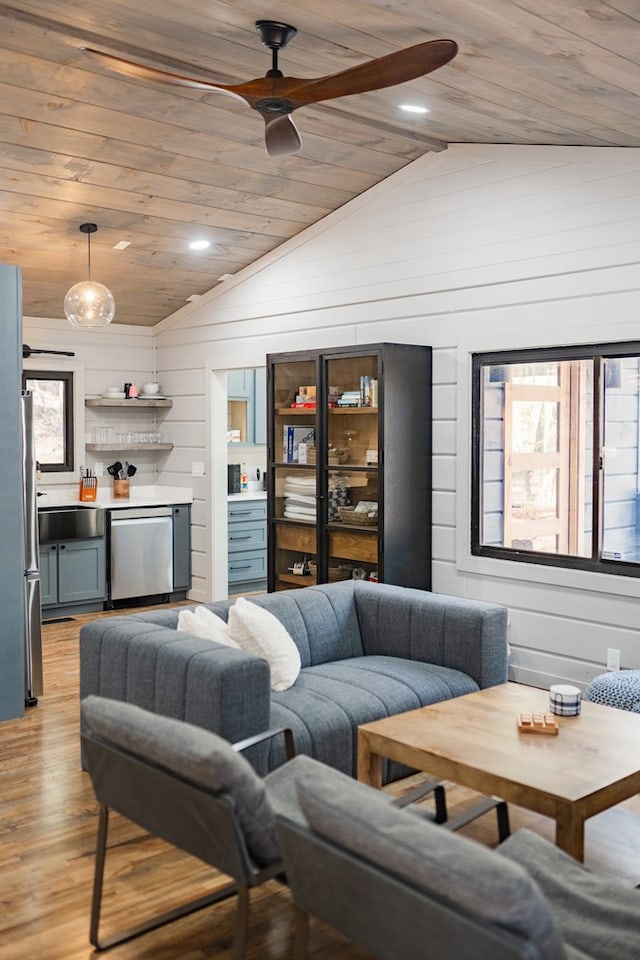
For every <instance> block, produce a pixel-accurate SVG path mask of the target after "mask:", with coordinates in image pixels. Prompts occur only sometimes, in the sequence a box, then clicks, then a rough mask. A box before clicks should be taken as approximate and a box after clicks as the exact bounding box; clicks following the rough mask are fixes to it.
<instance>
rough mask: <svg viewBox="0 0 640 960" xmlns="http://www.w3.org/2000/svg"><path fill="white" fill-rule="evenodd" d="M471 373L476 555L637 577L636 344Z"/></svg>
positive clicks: (549, 353)
mask: <svg viewBox="0 0 640 960" xmlns="http://www.w3.org/2000/svg"><path fill="white" fill-rule="evenodd" d="M472 369H473V373H472V379H473V410H472V417H473V441H472V446H473V449H472V510H471V551H472V553H473V554H474V555H476V556H490V557H499V558H502V559H513V560H518V561H524V562H529V563H539V564H540V563H541V564H547V565H555V566H563V567H571V568H577V569H588V570H599V571H601V572H606V573H619V574H624V575H626V576H640V342H633V343H623V344H620V343H616V344H597V345H593V344H591V345H581V346H573V347H553V348H545V349H536V350H518V351H501V352H494V353H478V354H474V356H473V363H472Z"/></svg>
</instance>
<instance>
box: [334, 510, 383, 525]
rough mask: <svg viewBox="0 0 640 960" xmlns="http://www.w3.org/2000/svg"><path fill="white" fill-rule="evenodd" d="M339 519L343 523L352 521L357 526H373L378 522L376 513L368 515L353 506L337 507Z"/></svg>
mask: <svg viewBox="0 0 640 960" xmlns="http://www.w3.org/2000/svg"><path fill="white" fill-rule="evenodd" d="M338 513H339V514H340V519H341V520H342V521H343V522H344V523H352V524H354V526H358V527H375V526H376V524H377V523H378V517H377V515H376V516H375V517H370V516H369V515H368V514H366V513H364V512H363V511H358V510H356V508H355V507H338Z"/></svg>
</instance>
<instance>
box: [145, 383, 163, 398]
mask: <svg viewBox="0 0 640 960" xmlns="http://www.w3.org/2000/svg"><path fill="white" fill-rule="evenodd" d="M142 393H144V395H145V396H146V397H152V396H153V395H154V394H155V393H160V384H159V383H156V381H155V380H153V381H150V382H149V383H143V384H142Z"/></svg>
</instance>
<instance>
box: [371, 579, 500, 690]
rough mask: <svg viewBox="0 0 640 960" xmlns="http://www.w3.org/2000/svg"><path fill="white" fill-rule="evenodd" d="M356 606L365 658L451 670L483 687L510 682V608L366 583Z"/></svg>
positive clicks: (422, 591) (405, 588)
mask: <svg viewBox="0 0 640 960" xmlns="http://www.w3.org/2000/svg"><path fill="white" fill-rule="evenodd" d="M355 602H356V611H357V615H358V621H359V623H360V632H361V635H362V645H363V648H364V652H365V654H368V655H371V654H375V655H379V656H390V657H403V658H405V659H408V660H421V661H423V662H426V663H435V664H439V665H440V666H443V667H451V668H453V669H455V670H461V671H462V672H463V673H466V674H468V675H469V676H470V677H473V679H474V680H475V681H476V683H477V684H478V686H479V687H481V688H482V687H490V686H493V685H495V684H497V683H505V682H506V680H507V656H508V645H507V615H508V611H507V609H506V607H501V606H498V605H497V604H493V603H483V602H481V601H479V600H465V599H462V598H461V597H449V596H445V595H443V594H437V593H428V592H427V591H424V590H413V589H411V588H408V587H395V586H390V585H387V584H370V583H366V582H360V583H357V584H356V590H355Z"/></svg>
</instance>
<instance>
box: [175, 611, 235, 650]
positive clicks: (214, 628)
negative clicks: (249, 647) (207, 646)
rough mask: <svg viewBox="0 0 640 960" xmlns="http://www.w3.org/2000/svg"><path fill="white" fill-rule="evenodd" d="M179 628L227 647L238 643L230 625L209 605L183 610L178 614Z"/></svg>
mask: <svg viewBox="0 0 640 960" xmlns="http://www.w3.org/2000/svg"><path fill="white" fill-rule="evenodd" d="M178 630H184V632H185V633H190V634H191V636H193V637H200V638H201V639H202V640H215V642H216V643H221V644H223V646H225V647H235V648H236V649H238V644H237V643H236V641H235V640H234V639H233V637H232V636H231V634H230V632H229V626H228V624H226V623H225V622H224V620H222V618H221V617H218V616H216V614H215V613H212V611H211V610H209V609H207V607H196V609H195V610H181V611H180V613H179V614H178Z"/></svg>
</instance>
